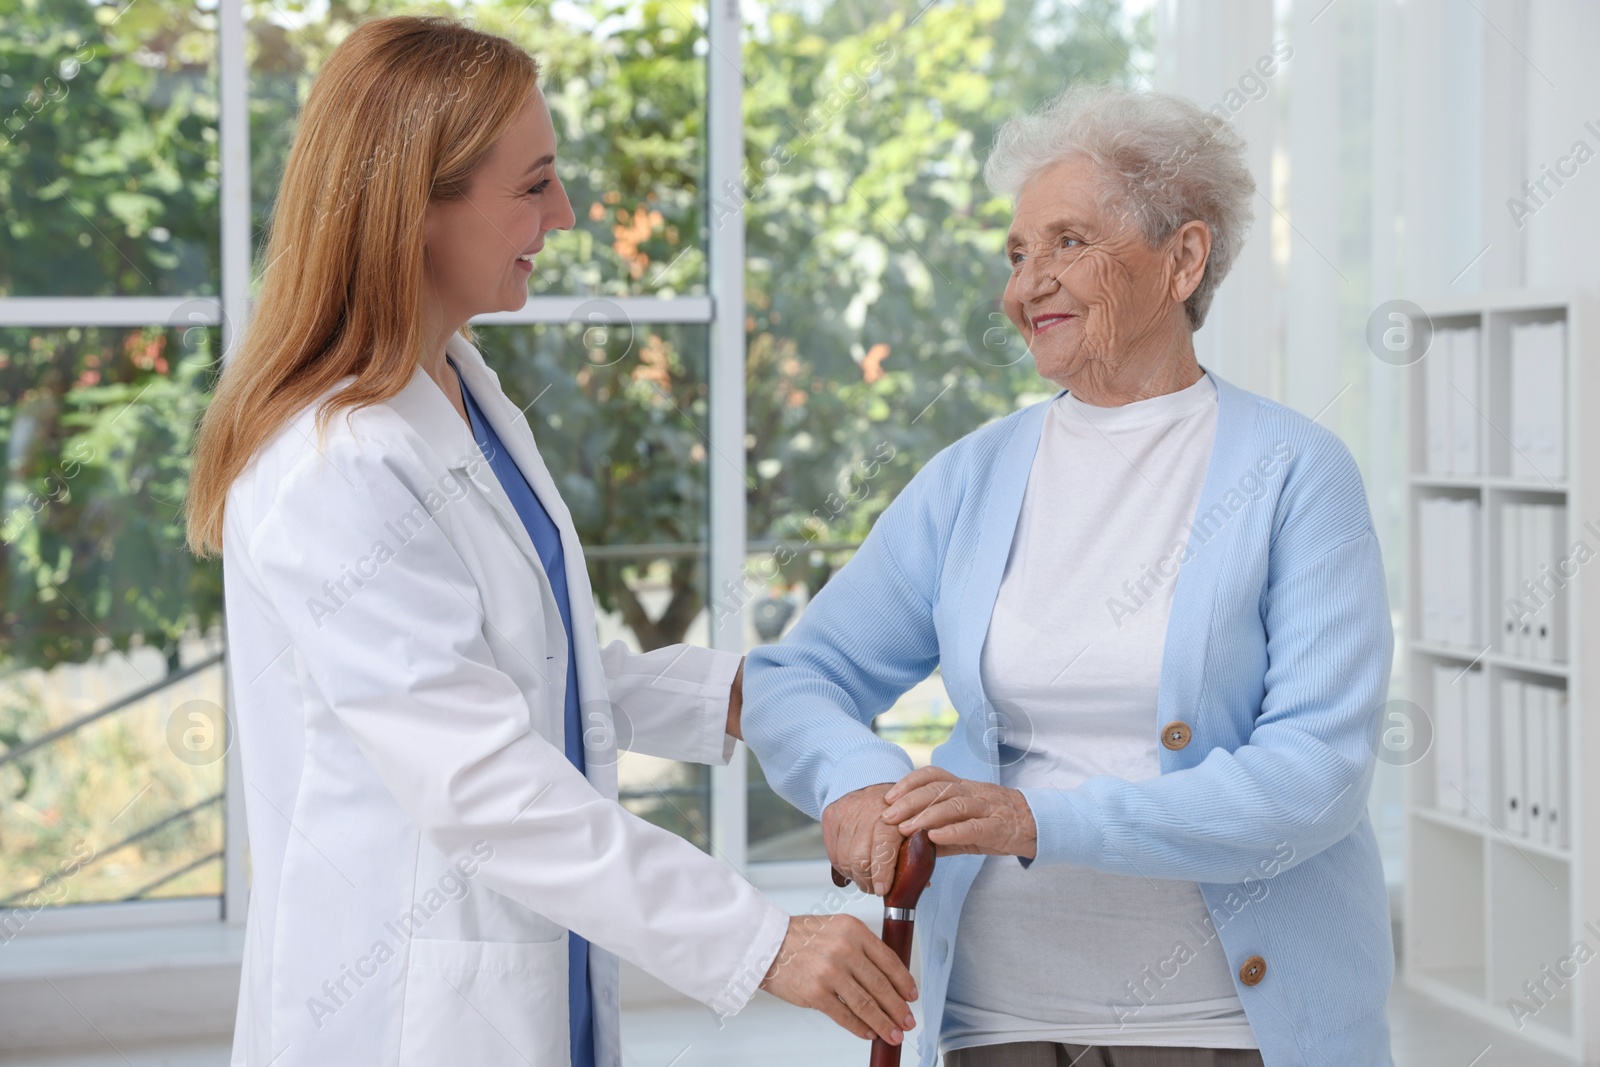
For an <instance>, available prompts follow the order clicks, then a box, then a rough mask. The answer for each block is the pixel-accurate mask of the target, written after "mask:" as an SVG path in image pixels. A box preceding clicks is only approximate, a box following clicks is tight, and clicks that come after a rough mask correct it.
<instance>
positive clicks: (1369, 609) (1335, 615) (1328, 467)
mask: <svg viewBox="0 0 1600 1067" xmlns="http://www.w3.org/2000/svg"><path fill="white" fill-rule="evenodd" d="M1211 376H1212V379H1213V380H1214V381H1215V383H1216V386H1217V404H1218V409H1217V429H1216V438H1215V444H1214V445H1213V448H1212V454H1211V460H1210V465H1209V467H1208V469H1207V473H1206V481H1205V486H1204V488H1203V489H1202V492H1201V497H1200V503H1199V507H1198V508H1197V510H1196V514H1195V521H1194V524H1193V526H1192V527H1191V529H1190V532H1189V540H1188V547H1189V553H1188V555H1187V556H1186V557H1185V560H1186V561H1185V562H1184V564H1183V566H1182V568H1181V570H1180V571H1179V578H1178V582H1177V585H1176V588H1175V589H1174V591H1173V601H1172V614H1171V619H1170V622H1169V623H1168V628H1167V635H1166V644H1165V647H1164V652H1163V658H1162V663H1161V681H1160V688H1159V695H1158V711H1157V713H1156V715H1155V717H1154V718H1153V719H1152V720H1151V722H1150V724H1149V727H1150V729H1151V730H1152V731H1157V730H1160V729H1161V727H1162V726H1163V725H1164V724H1166V723H1169V722H1171V721H1173V720H1180V721H1182V722H1184V723H1187V724H1188V725H1189V726H1190V727H1191V729H1192V731H1193V736H1192V739H1191V740H1190V742H1189V743H1188V744H1187V745H1186V746H1184V747H1182V748H1180V749H1178V750H1177V751H1172V750H1169V749H1167V748H1166V747H1162V748H1160V749H1159V750H1158V751H1159V752H1160V756H1161V772H1162V773H1161V774H1160V775H1159V776H1158V777H1155V778H1151V779H1147V780H1144V781H1138V782H1129V781H1125V780H1123V779H1120V778H1113V777H1109V776H1102V777H1095V778H1090V779H1089V780H1087V781H1086V782H1084V783H1083V784H1082V785H1081V786H1079V787H1078V788H1076V789H1072V790H1056V789H1026V790H1024V791H1023V792H1024V795H1025V796H1026V798H1027V801H1028V804H1029V806H1030V807H1031V808H1032V810H1033V813H1034V817H1035V820H1036V821H1037V823H1038V831H1039V838H1038V855H1037V857H1036V859H1035V860H1033V861H1032V862H1036V863H1071V864H1076V865H1078V866H1082V867H1091V868H1095V869H1097V870H1102V871H1113V872H1116V873H1120V874H1130V875H1143V876H1145V877H1148V878H1172V879H1185V880H1190V881H1195V882H1198V883H1199V884H1200V890H1201V893H1202V895H1203V896H1204V898H1205V901H1206V903H1207V905H1208V906H1209V908H1210V911H1211V916H1212V920H1213V922H1214V924H1215V926H1214V929H1213V930H1211V931H1195V934H1194V939H1193V940H1192V941H1189V942H1188V945H1189V947H1190V948H1191V949H1194V948H1197V947H1198V946H1199V944H1200V943H1202V942H1203V941H1204V940H1206V939H1208V938H1209V937H1212V936H1216V937H1220V938H1221V942H1222V946H1223V949H1224V951H1225V952H1226V954H1227V958H1228V963H1229V967H1230V969H1231V970H1232V971H1233V977H1234V988H1235V989H1236V990H1237V991H1238V994H1239V998H1240V1000H1241V1001H1242V1002H1243V1004H1244V1009H1245V1012H1246V1014H1247V1015H1248V1017H1249V1019H1250V1025H1251V1028H1252V1029H1253V1030H1254V1031H1255V1034H1256V1039H1257V1041H1258V1042H1259V1044H1260V1048H1261V1053H1262V1057H1263V1059H1264V1060H1265V1062H1266V1064H1267V1067H1300V1065H1312V1064H1316V1065H1323V1067H1368V1065H1388V1064H1391V1063H1392V1062H1393V1061H1392V1060H1391V1058H1390V1054H1389V1027H1388V1020H1387V1017H1386V1013H1385V1005H1386V1002H1387V1000H1388V996H1389V986H1390V983H1391V980H1392V978H1393V975H1394V954H1393V952H1394V950H1393V945H1392V943H1391V939H1390V932H1389V906H1388V897H1387V894H1386V892H1385V889H1384V880H1383V869H1382V866H1381V864H1380V862H1379V857H1378V849H1377V842H1376V839H1375V838H1374V836H1373V832H1372V824H1371V821H1370V820H1369V819H1368V817H1367V793H1368V789H1369V787H1370V785H1371V783H1372V773H1373V767H1374V757H1375V752H1376V746H1377V739H1378V729H1379V720H1380V716H1381V710H1382V707H1383V704H1384V702H1385V701H1386V700H1387V699H1388V688H1389V668H1390V658H1391V655H1392V652H1393V645H1394V635H1393V631H1392V628H1391V626H1390V621H1389V607H1388V596H1387V591H1386V587H1385V583H1384V574H1383V561H1382V559H1381V557H1380V554H1379V549H1378V541H1377V537H1376V535H1375V534H1374V532H1373V528H1372V520H1371V516H1370V514H1369V512H1368V509H1367V498H1366V492H1365V490H1364V489H1363V487H1362V483H1361V475H1360V472H1359V470H1358V469H1357V467H1356V464H1355V461H1354V460H1353V459H1352V458H1351V456H1350V453H1349V450H1348V449H1346V448H1345V446H1344V444H1343V443H1342V442H1341V441H1340V440H1339V439H1338V437H1337V436H1335V435H1334V434H1333V433H1331V432H1330V431H1328V430H1326V429H1324V428H1323V427H1322V426H1320V425H1318V424H1316V423H1314V422H1312V421H1311V420H1309V419H1307V418H1306V417H1305V416H1303V415H1300V414H1298V413H1297V412H1295V411H1292V410H1290V409H1288V408H1286V407H1283V406H1282V405H1280V404H1276V403H1274V402H1272V401H1270V400H1268V399H1266V398H1264V397H1259V396H1256V395H1255V394H1252V393H1248V392H1246V391H1244V390H1242V389H1240V388H1238V387H1236V386H1234V385H1231V384H1229V383H1228V382H1226V381H1224V380H1223V379H1222V378H1220V377H1218V376H1217V375H1216V373H1215V372H1211ZM1057 395H1058V396H1059V395H1060V394H1057ZM1047 408H1048V404H1047V403H1039V404H1034V405H1032V406H1031V407H1028V408H1026V409H1024V410H1022V411H1019V412H1017V413H1015V414H1013V415H1010V416H1008V417H1006V418H1003V419H1000V420H998V421H996V422H993V423H991V424H989V425H987V426H985V427H983V428H981V429H979V430H977V431H975V432H973V433H971V434H969V435H967V436H966V437H964V438H962V439H961V440H959V441H957V442H956V443H955V444H953V445H951V446H950V447H948V448H946V449H944V450H943V451H941V452H940V453H939V454H938V455H936V456H934V458H933V459H932V460H930V461H929V462H928V463H927V465H926V466H924V467H923V468H922V470H921V471H919V472H918V474H917V475H916V477H914V478H913V479H912V480H911V483H910V484H909V485H908V486H907V487H906V489H905V491H904V492H902V493H901V494H900V495H899V496H898V497H897V498H896V499H895V500H894V502H893V503H891V504H890V505H889V507H888V508H887V509H885V511H884V513H883V514H882V516H880V517H879V519H878V521H877V523H876V525H875V526H874V527H873V529H872V532H871V534H870V535H869V536H868V537H867V539H866V541H865V542H864V543H863V544H862V546H861V548H860V550H859V551H858V552H857V553H856V555H855V557H854V558H853V559H852V560H851V561H850V562H849V564H848V565H846V566H845V567H843V568H842V569H841V570H840V571H839V573H838V574H836V575H835V576H834V577H833V579H832V580H831V581H829V582H828V584H827V586H826V587H824V588H823V589H822V590H821V591H820V592H819V593H818V594H817V596H816V597H815V599H813V600H812V601H811V604H810V606H809V607H808V608H807V609H806V612H805V614H804V615H803V616H802V617H801V619H800V621H799V623H797V624H796V626H795V628H794V630H793V631H792V632H791V633H790V635H789V636H788V637H787V638H785V639H784V640H783V641H782V642H781V643H779V644H777V645H767V646H763V647H761V648H758V649H756V650H754V651H753V652H751V653H750V655H749V658H748V660H747V662H746V664H745V679H744V701H745V703H744V712H743V715H744V717H743V732H744V737H745V740H746V741H747V742H748V743H749V745H750V748H751V750H752V751H754V752H755V754H756V756H757V757H758V758H759V759H760V761H761V766H762V768H763V769H764V770H765V772H766V775H767V779H768V781H770V782H771V783H772V786H773V788H774V789H776V790H777V792H778V793H779V795H781V796H782V797H784V798H785V799H787V800H788V801H789V802H790V803H792V804H794V805H795V806H797V807H799V808H800V809H801V810H803V811H805V812H807V813H808V814H810V815H811V816H812V817H813V818H820V816H821V813H822V810H823V808H825V807H826V806H827V805H828V804H830V803H832V802H833V801H834V800H837V799H838V798H839V797H841V796H843V795H844V794H846V793H848V792H850V791H852V790H854V789H859V788H861V787H862V786H866V785H872V784H874V783H878V782H893V781H896V780H898V779H899V778H900V777H901V776H902V775H904V774H905V773H906V772H907V771H909V770H910V769H911V760H910V758H909V757H908V756H907V755H906V753H905V752H904V750H902V749H900V748H899V747H898V746H896V745H894V744H892V743H890V742H888V741H886V740H884V739H882V738H879V737H877V736H876V735H874V734H873V733H872V731H871V729H870V728H869V726H868V724H869V723H870V722H871V721H872V719H873V718H874V717H875V716H877V715H878V714H880V713H882V712H883V711H885V710H886V709H888V708H889V707H890V706H891V705H892V704H893V703H894V702H895V700H896V699H897V698H898V697H899V696H900V695H901V694H902V693H904V692H905V691H906V690H907V689H909V688H910V687H911V686H912V685H914V684H916V683H917V682H918V681H920V680H921V679H923V678H924V677H926V676H927V675H928V674H929V673H930V672H931V671H932V670H933V669H934V668H939V669H940V670H941V672H942V674H943V679H944V684H945V687H946V689H947V690H948V691H949V694H950V699H951V700H952V702H953V703H954V704H955V707H956V710H957V712H958V714H959V722H958V724H957V726H956V728H955V730H954V731H953V732H952V734H951V736H950V738H949V740H947V741H946V742H945V743H944V744H942V745H940V746H939V747H938V748H936V749H935V750H934V752H933V762H934V763H935V764H937V765H938V766H941V767H944V768H947V769H948V770H950V771H951V772H953V773H955V774H957V775H960V776H962V777H964V778H973V779H981V780H987V781H999V773H998V772H999V767H1000V760H1001V758H1002V757H1001V755H1000V750H999V749H998V748H997V743H998V741H997V734H999V733H1001V732H1002V731H1001V730H997V729H995V728H994V727H995V726H996V725H997V724H996V722H995V720H994V718H993V717H992V716H986V714H985V709H986V708H987V707H988V705H987V704H986V702H985V698H984V693H983V686H982V682H981V679H980V677H979V670H978V660H979V653H980V651H981V649H982V647H983V642H984V636H985V634H986V633H987V631H988V628H989V616H990V614H991V612H992V611H993V609H994V603H995V596H996V593H997V592H998V590H999V587H1000V579H1001V575H1002V573H1003V572H1004V569H1005V564H1006V558H1007V555H1008V553H1009V552H1010V549H1011V539H1012V532H1013V530H1014V529H1015V526H1016V520H1017V515H1018V513H1019V510H1020V508H1021V504H1022V498H1023V490H1024V488H1025V487H1026V485H1027V481H1028V472H1029V469H1030V467H1031V465H1032V462H1033V455H1034V450H1035V448H1036V446H1037V445H1038V441H1039V436H1040V432H1041V429H1042V427H1043V424H1044V418H1045V412H1046V410H1047ZM1145 562H1147V561H1143V560H1132V559H1130V560H1129V561H1128V563H1129V571H1130V573H1135V572H1136V570H1137V568H1138V567H1139V566H1140V565H1141V564H1142V563H1145ZM1150 562H1153V561H1150ZM1038 595H1040V596H1049V595H1051V591H1050V590H1048V589H1041V590H1039V594H1038ZM1084 610H1085V611H1103V610H1105V606H1104V605H1100V604H1086V605H1084ZM986 859H987V861H988V862H992V863H999V862H1013V861H1012V860H1010V859H1007V858H1004V857H982V856H950V857H946V858H943V859H941V860H939V862H938V866H937V868H936V871H935V874H934V880H933V883H932V885H931V886H930V887H929V889H928V890H927V892H926V893H924V895H923V897H922V901H921V904H920V906H919V907H918V909H917V936H918V939H919V942H920V944H921V946H922V956H923V961H924V963H923V974H922V976H921V979H920V981H919V983H918V985H919V988H920V990H921V992H922V1006H923V1023H922V1026H921V1028H920V1035H919V1037H918V1046H917V1047H918V1052H919V1054H920V1056H921V1065H922V1067H932V1064H933V1063H934V1062H935V1056H936V1054H937V1041H936V1038H937V1035H938V1033H939V1026H940V1021H941V1018H942V1015H943V1008H944V1000H945V992H946V988H947V986H948V982H949V977H950V960H951V945H952V943H953V941H954V939H955V938H956V936H957V931H956V925H957V922H958V921H959V919H960V916H961V905H962V901H963V900H964V899H965V897H966V893H967V889H968V887H969V886H970V885H971V884H972V880H973V878H974V877H975V876H976V875H977V873H978V869H979V867H980V866H981V864H982V863H983V862H985V860H986ZM1028 865H1029V864H1024V866H1028ZM1061 906H1062V907H1064V908H1070V907H1073V906H1074V905H1073V901H1070V900H1063V901H1062V902H1061ZM1018 921H1019V922H1022V921H1026V919H1025V917H1023V916H1019V917H1018ZM1175 947H1176V946H1175ZM1254 956H1259V957H1261V958H1262V959H1264V960H1265V961H1266V971H1265V973H1264V975H1263V976H1262V977H1261V978H1260V980H1259V981H1258V982H1257V984H1255V985H1253V986H1252V985H1245V984H1244V983H1243V982H1242V981H1240V978H1239V974H1238V971H1239V969H1240V968H1241V967H1242V966H1243V964H1244V963H1245V961H1246V960H1247V959H1250V958H1251V957H1254ZM1171 966H1173V965H1172V964H1171V963H1170V962H1165V963H1164V961H1161V960H1151V961H1150V965H1149V967H1148V968H1146V969H1145V970H1144V971H1142V972H1140V973H1139V974H1129V975H1126V976H1116V977H1117V981H1116V983H1115V985H1116V987H1117V988H1118V989H1119V990H1124V995H1123V996H1122V997H1121V998H1120V999H1119V1003H1121V1004H1122V1005H1123V1006H1124V1009H1125V1011H1126V1013H1127V1017H1131V1019H1133V1020H1135V1021H1136V1020H1137V1018H1138V1015H1137V1007H1138V1005H1139V1003H1140V999H1139V997H1138V991H1137V989H1136V988H1135V986H1134V983H1140V984H1142V987H1143V989H1145V990H1147V991H1153V990H1154V989H1156V988H1157V983H1159V981H1160V973H1161V972H1162V971H1163V970H1165V972H1166V976H1167V977H1168V978H1170V977H1172V976H1173V974H1174V972H1173V971H1172V970H1171V969H1170V968H1171ZM1124 979H1125V980H1126V982H1127V983H1129V984H1128V985H1127V986H1126V987H1125V986H1124ZM1150 995H1151V993H1150V992H1146V993H1145V996H1144V999H1148V997H1149V996H1150Z"/></svg>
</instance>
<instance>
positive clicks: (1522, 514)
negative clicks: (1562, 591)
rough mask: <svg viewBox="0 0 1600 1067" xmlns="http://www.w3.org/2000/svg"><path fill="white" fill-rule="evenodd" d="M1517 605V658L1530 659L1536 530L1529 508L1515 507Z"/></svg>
mask: <svg viewBox="0 0 1600 1067" xmlns="http://www.w3.org/2000/svg"><path fill="white" fill-rule="evenodd" d="M1517 527H1518V528H1517V556H1518V565H1517V602H1518V603H1519V604H1520V605H1521V606H1522V607H1523V608H1525V609H1527V610H1525V611H1524V612H1523V614H1522V621H1521V623H1520V624H1519V625H1518V627H1517V655H1518V656H1521V657H1522V658H1523V659H1532V658H1533V657H1534V655H1535V650H1536V645H1535V641H1536V638H1535V636H1534V631H1533V620H1534V616H1535V615H1536V614H1537V611H1538V609H1537V608H1536V607H1535V597H1534V595H1533V594H1534V593H1535V592H1536V591H1537V590H1536V587H1535V585H1534V578H1535V576H1536V575H1537V574H1538V573H1539V555H1540V552H1539V530H1538V526H1537V523H1536V521H1535V515H1534V511H1533V505H1532V504H1518V505H1517Z"/></svg>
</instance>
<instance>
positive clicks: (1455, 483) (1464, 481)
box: [1411, 474, 1483, 490]
mask: <svg viewBox="0 0 1600 1067" xmlns="http://www.w3.org/2000/svg"><path fill="white" fill-rule="evenodd" d="M1411 484H1412V485H1415V486H1417V487H1418V488H1420V489H1472V490H1478V489H1482V488H1483V479H1482V478H1478V477H1473V476H1470V475H1465V474H1413V475H1412V476H1411Z"/></svg>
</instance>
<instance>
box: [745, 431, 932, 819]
mask: <svg viewBox="0 0 1600 1067" xmlns="http://www.w3.org/2000/svg"><path fill="white" fill-rule="evenodd" d="M953 454H954V453H953V452H952V449H948V448H947V449H945V450H944V451H943V452H940V453H939V454H938V455H936V456H935V457H934V458H933V459H932V460H930V461H929V462H928V463H927V464H926V465H925V466H924V467H923V468H922V470H921V471H919V472H918V473H917V475H916V476H915V477H914V478H912V480H911V482H910V484H909V485H907V486H906V488H905V490H904V491H902V492H901V493H900V495H899V496H897V497H896V498H895V499H894V501H893V502H892V503H890V505H889V506H888V507H887V508H885V509H884V512H883V514H882V515H880V516H879V517H878V521H877V522H876V524H874V526H873V528H872V532H871V533H869V534H868V535H867V538H866V540H865V541H863V542H862V544H861V547H860V549H858V550H857V552H856V554H855V556H853V557H852V558H851V560H850V562H849V563H847V564H845V566H844V567H842V568H841V569H840V570H839V572H838V573H837V574H835V575H834V576H833V578H832V579H831V580H829V582H828V583H827V585H825V586H824V587H823V588H822V589H821V590H819V591H818V593H817V594H816V596H815V597H813V598H812V600H811V603H810V604H809V605H807V607H806V610H805V613H804V614H803V615H802V616H801V617H800V621H799V622H798V623H796V624H795V626H794V628H793V629H792V630H791V631H790V632H789V634H788V636H786V637H785V638H784V639H783V641H782V642H781V643H779V644H776V645H762V646H760V647H758V648H756V649H754V650H752V651H751V652H750V653H749V655H748V656H747V657H746V659H745V668H744V709H743V713H742V727H743V733H744V740H745V743H746V744H748V745H749V746H750V750H751V751H752V752H754V753H755V754H756V758H757V759H758V760H759V761H760V763H761V768H762V770H763V771H764V772H765V773H766V776H767V781H768V782H769V783H770V784H771V786H772V788H773V790H774V791H775V792H777V794H778V795H779V796H781V797H783V798H784V799H785V800H787V801H789V803H791V804H793V805H794V806H795V807H797V808H799V809H800V810H802V811H804V812H806V813H807V814H808V815H810V816H811V817H812V818H821V817H822V812H823V810H824V809H825V808H826V807H827V806H828V805H829V804H831V803H833V802H834V801H835V800H837V799H838V798H839V797H841V796H843V795H845V794H846V793H850V792H853V791H854V790H857V789H860V788H863V787H865V786H869V785H874V784H878V783H885V782H896V781H899V780H900V779H901V778H902V777H904V776H905V775H906V774H907V773H908V772H910V771H911V769H912V762H911V757H910V756H909V755H907V754H906V752H905V750H904V749H902V748H900V746H898V745H895V744H893V743H891V742H889V741H886V740H884V739H883V738H881V737H878V736H877V735H876V734H874V733H873V732H872V729H871V727H870V725H869V724H870V723H871V722H872V720H873V719H874V718H876V717H877V716H878V715H880V714H882V713H883V712H884V711H886V710H888V708H889V707H890V706H891V705H893V703H894V701H895V700H896V699H897V698H899V696H900V695H901V694H902V693H904V692H905V691H906V690H907V689H910V688H911V687H912V686H913V685H915V684H916V683H917V682H919V681H921V680H922V679H924V678H926V677H927V676H928V674H929V673H930V672H931V671H932V670H933V668H934V667H935V666H936V665H937V664H938V662H939V641H938V635H937V634H936V632H935V628H934V616H933V608H934V604H935V603H936V601H937V599H938V586H939V568H940V566H941V564H942V562H943V560H944V545H945V543H946V542H947V541H948V539H949V531H950V527H951V524H952V522H953V517H954V515H955V511H956V507H957V504H958V503H959V495H960V492H961V490H960V488H959V480H958V479H957V478H956V477H955V476H954V472H953V470H952V468H953V467H954V466H955V464H954V462H953V459H952V457H953Z"/></svg>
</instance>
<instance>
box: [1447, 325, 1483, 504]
mask: <svg viewBox="0 0 1600 1067" xmlns="http://www.w3.org/2000/svg"><path fill="white" fill-rule="evenodd" d="M1446 332H1447V333H1448V334H1449V335H1450V343H1449V345H1448V347H1447V349H1446V351H1448V352H1449V353H1450V386H1451V389H1450V446H1451V450H1450V464H1451V473H1453V474H1468V475H1471V474H1477V473H1478V331H1477V330H1476V329H1466V330H1449V331H1446Z"/></svg>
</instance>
